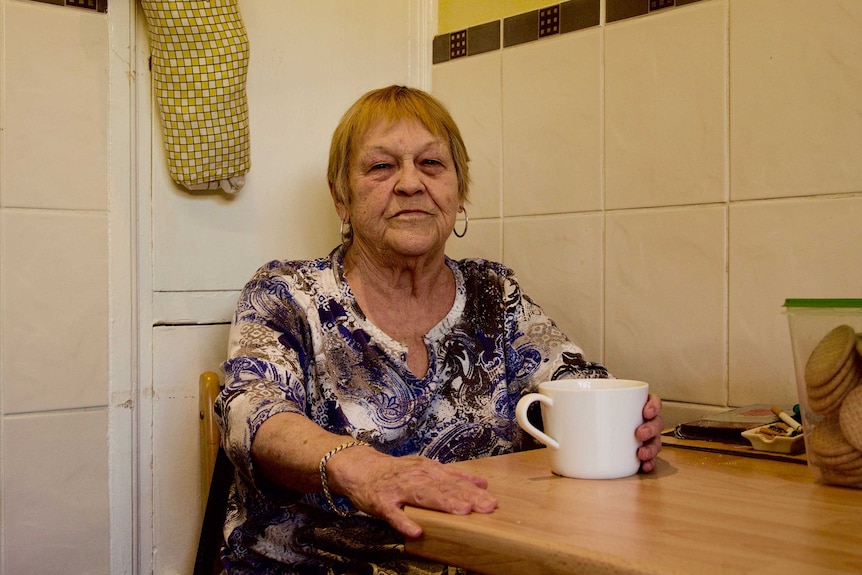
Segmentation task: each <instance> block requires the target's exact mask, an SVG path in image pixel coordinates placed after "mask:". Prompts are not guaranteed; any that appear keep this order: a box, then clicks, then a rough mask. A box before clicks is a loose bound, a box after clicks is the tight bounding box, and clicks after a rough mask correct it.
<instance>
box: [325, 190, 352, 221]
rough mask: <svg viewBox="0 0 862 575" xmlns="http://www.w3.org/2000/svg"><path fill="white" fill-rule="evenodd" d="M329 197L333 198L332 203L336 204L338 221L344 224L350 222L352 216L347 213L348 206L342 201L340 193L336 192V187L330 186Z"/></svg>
mask: <svg viewBox="0 0 862 575" xmlns="http://www.w3.org/2000/svg"><path fill="white" fill-rule="evenodd" d="M329 195H330V196H332V203H333V204H335V211H336V213H337V214H338V219H339V220H341V221H342V222H349V221H350V216H349V214H348V213H347V206H345V205H344V202H342V201H341V198H340V197H339V196H338V192H337V191H336V190H335V185H334V184H332V183H330V184H329Z"/></svg>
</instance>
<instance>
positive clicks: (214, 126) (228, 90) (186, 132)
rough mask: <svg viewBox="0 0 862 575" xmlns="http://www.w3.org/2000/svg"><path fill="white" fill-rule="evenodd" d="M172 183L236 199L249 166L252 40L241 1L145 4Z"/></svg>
mask: <svg viewBox="0 0 862 575" xmlns="http://www.w3.org/2000/svg"><path fill="white" fill-rule="evenodd" d="M141 4H142V5H143V8H144V14H145V16H146V19H147V27H148V29H149V37H150V44H151V49H152V75H153V84H154V87H155V93H156V101H157V102H158V105H159V109H160V112H161V118H162V124H163V127H164V138H165V147H166V149H167V156H168V168H169V170H170V173H171V178H172V179H173V180H174V181H175V182H176V183H178V184H180V185H182V186H184V187H185V188H187V189H189V190H215V189H219V188H221V189H223V190H224V191H226V192H229V193H233V192H237V191H239V190H240V189H241V188H242V186H243V184H244V183H245V174H246V173H247V172H248V170H249V167H250V166H251V161H250V159H249V129H248V101H247V98H246V93H245V82H246V76H247V72H248V53H249V49H248V35H247V34H246V31H245V26H244V25H243V23H242V18H241V17H240V14H239V7H238V6H237V0H210V1H209V2H205V1H203V2H179V1H176V2H175V1H166V0H142V1H141Z"/></svg>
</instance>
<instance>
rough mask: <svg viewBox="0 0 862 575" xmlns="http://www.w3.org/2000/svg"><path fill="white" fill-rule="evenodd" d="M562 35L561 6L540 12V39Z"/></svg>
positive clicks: (543, 9) (550, 7)
mask: <svg viewBox="0 0 862 575" xmlns="http://www.w3.org/2000/svg"><path fill="white" fill-rule="evenodd" d="M559 33H560V5H559V4H557V5H556V6H549V7H548V8H542V9H541V10H539V38H544V37H545V36H552V35H554V34H559Z"/></svg>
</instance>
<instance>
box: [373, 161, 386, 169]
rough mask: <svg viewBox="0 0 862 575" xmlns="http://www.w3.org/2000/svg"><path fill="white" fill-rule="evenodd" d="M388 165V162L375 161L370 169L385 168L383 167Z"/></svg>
mask: <svg viewBox="0 0 862 575" xmlns="http://www.w3.org/2000/svg"><path fill="white" fill-rule="evenodd" d="M388 167H389V164H386V163H383V162H380V163H377V164H373V165H372V166H371V169H372V170H385V169H387V168H388Z"/></svg>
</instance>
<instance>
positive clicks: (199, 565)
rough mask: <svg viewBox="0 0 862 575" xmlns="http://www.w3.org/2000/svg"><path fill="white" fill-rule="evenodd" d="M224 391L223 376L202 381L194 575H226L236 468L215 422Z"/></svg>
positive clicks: (204, 377) (209, 376)
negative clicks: (200, 510) (227, 523)
mask: <svg viewBox="0 0 862 575" xmlns="http://www.w3.org/2000/svg"><path fill="white" fill-rule="evenodd" d="M219 391H221V384H220V382H219V376H218V374H216V373H215V372H212V371H205V372H204V373H202V374H201V376H200V380H199V391H198V393H199V395H198V402H199V403H198V405H199V408H200V451H201V501H202V505H203V522H202V523H201V532H200V538H199V539H198V551H197V555H196V557H195V567H194V575H217V574H219V573H222V565H221V559H220V557H219V552H220V550H221V547H222V545H223V544H224V535H223V529H224V520H225V514H226V513H227V500H228V495H229V494H230V485H231V482H232V481H233V465H232V464H231V462H230V460H229V459H228V458H227V454H226V453H225V451H224V449H222V448H221V441H220V437H219V430H218V425H216V422H215V414H214V413H213V403H214V402H215V400H216V397H217V396H218V394H219Z"/></svg>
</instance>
